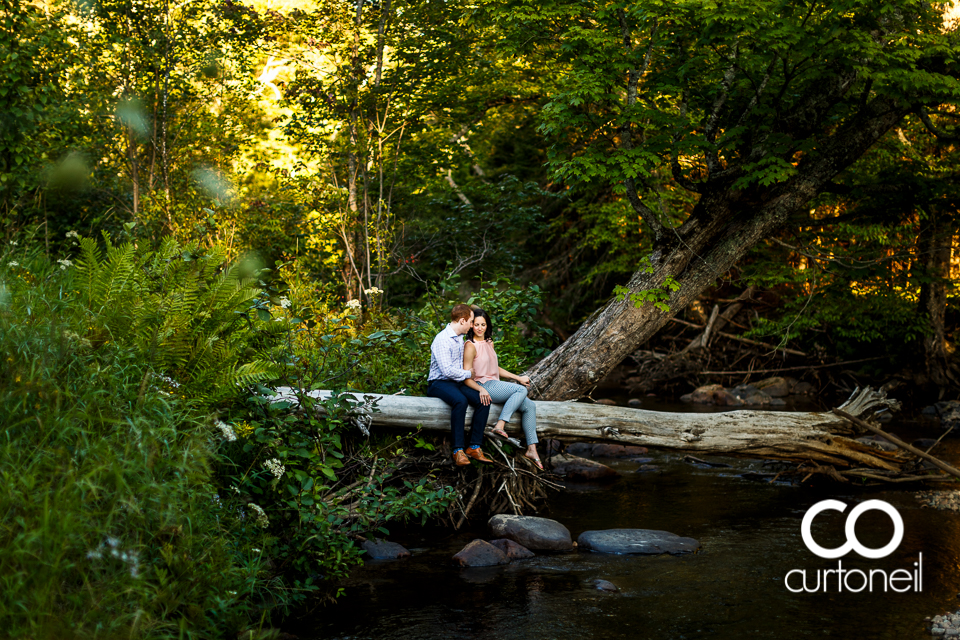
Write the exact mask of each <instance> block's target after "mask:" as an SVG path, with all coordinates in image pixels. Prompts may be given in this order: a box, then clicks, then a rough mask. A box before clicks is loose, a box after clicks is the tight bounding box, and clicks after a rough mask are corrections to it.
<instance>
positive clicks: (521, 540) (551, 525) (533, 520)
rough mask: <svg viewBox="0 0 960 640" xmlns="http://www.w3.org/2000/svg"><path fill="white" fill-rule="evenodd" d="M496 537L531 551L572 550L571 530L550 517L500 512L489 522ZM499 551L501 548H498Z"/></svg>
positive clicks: (488, 524)
mask: <svg viewBox="0 0 960 640" xmlns="http://www.w3.org/2000/svg"><path fill="white" fill-rule="evenodd" d="M487 526H488V527H489V528H490V533H491V534H492V535H493V536H494V537H495V538H507V539H509V540H513V541H514V542H516V543H518V544H521V545H523V546H524V547H526V548H527V549H530V550H531V551H570V550H571V549H573V540H572V539H571V538H570V531H569V530H568V529H567V528H566V527H565V526H563V525H562V524H560V523H559V522H557V521H556V520H551V519H549V518H538V517H536V516H515V515H508V514H500V515H496V516H493V517H492V518H490V520H489V521H488V522H487ZM498 551H499V549H498Z"/></svg>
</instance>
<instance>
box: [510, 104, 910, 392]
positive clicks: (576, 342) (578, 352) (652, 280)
mask: <svg viewBox="0 0 960 640" xmlns="http://www.w3.org/2000/svg"><path fill="white" fill-rule="evenodd" d="M904 113H905V110H904V109H903V107H900V106H897V105H895V104H892V103H890V102H887V101H883V100H875V101H874V102H873V103H872V104H871V105H869V106H868V107H866V108H865V109H864V111H863V112H862V115H861V117H859V118H857V119H856V120H854V121H852V122H850V123H848V124H847V125H845V126H844V127H843V128H842V129H841V130H840V131H838V132H837V133H835V134H833V135H832V136H830V137H829V138H828V139H827V140H826V141H824V143H823V144H822V145H821V146H820V147H819V148H818V149H817V150H816V152H815V153H812V154H810V155H809V156H807V157H806V158H804V160H802V161H801V162H800V163H799V165H798V167H797V173H796V174H795V175H794V177H793V178H791V179H789V180H788V181H786V182H784V183H781V184H779V185H775V186H773V187H768V188H761V187H751V188H749V189H746V190H743V191H740V190H736V189H733V188H732V186H731V184H730V177H729V176H723V177H722V178H721V177H720V176H718V177H717V179H712V178H711V179H709V180H708V181H707V182H705V183H703V185H702V187H701V189H700V191H701V192H702V195H701V197H700V200H699V202H698V203H697V205H696V207H695V208H694V211H693V213H692V215H691V218H690V219H689V220H688V221H687V222H686V223H684V225H683V226H682V227H680V228H679V229H676V230H669V229H668V230H666V231H665V233H664V235H663V237H662V238H661V239H660V240H659V241H658V242H656V243H655V246H654V250H653V253H652V254H651V257H650V265H649V267H647V266H645V267H644V268H642V269H640V270H639V271H637V272H636V273H635V274H634V275H633V277H632V278H631V279H630V282H629V283H628V285H627V288H628V289H629V290H630V292H631V293H638V292H642V291H649V290H652V289H663V288H664V285H665V283H666V282H667V279H668V278H672V279H674V280H675V281H676V283H677V284H679V285H680V288H679V289H678V290H677V291H675V292H673V293H672V294H670V296H669V299H668V301H667V304H668V306H669V308H670V310H669V311H662V310H660V309H658V308H657V307H656V306H654V305H652V304H649V303H644V304H643V305H642V306H640V307H637V306H636V305H635V304H634V303H633V302H632V301H631V300H630V299H629V298H628V299H625V300H613V301H611V302H610V303H608V304H607V306H606V307H605V308H604V309H603V310H602V311H600V312H598V313H597V314H595V315H594V316H593V317H592V318H591V319H590V320H588V321H587V322H586V323H585V324H584V325H583V326H581V327H580V328H579V329H578V330H577V331H576V333H574V334H573V335H572V336H571V337H570V338H569V339H568V340H567V341H566V342H564V343H563V344H562V345H560V346H559V347H558V348H557V349H556V350H555V351H554V352H553V353H551V354H550V355H549V356H547V357H546V358H544V359H543V360H542V361H540V362H539V363H537V364H536V365H535V366H534V367H533V368H532V369H531V370H530V371H528V375H529V376H530V378H531V379H532V387H533V389H532V393H531V395H532V396H533V397H534V398H538V399H545V400H567V399H572V398H577V397H579V396H582V395H584V394H586V393H588V392H589V391H590V390H591V389H592V388H593V387H594V386H595V385H596V384H597V383H599V382H600V381H601V380H602V379H603V378H604V377H605V376H606V375H607V373H609V372H610V370H611V369H613V368H614V367H615V366H617V365H618V364H619V363H620V362H621V361H622V360H623V359H624V358H625V357H626V356H627V355H629V354H630V353H632V352H633V351H634V350H636V348H637V347H638V346H639V345H640V344H641V343H643V342H644V341H646V340H648V339H649V338H651V337H652V336H653V335H654V334H655V333H656V332H657V331H658V330H659V329H660V328H661V327H663V325H664V324H666V323H667V321H668V320H669V319H670V318H671V317H672V316H673V315H674V314H675V313H677V312H678V311H680V310H681V309H683V308H684V307H686V306H687V305H688V304H689V303H690V302H692V301H693V300H694V299H695V298H697V297H698V296H699V295H700V294H701V292H703V290H704V289H706V288H707V287H709V286H711V285H712V284H714V282H716V279H717V278H718V277H720V276H722V275H723V274H724V273H726V272H727V271H728V270H729V269H730V268H731V267H733V266H734V265H735V264H736V263H737V262H738V261H739V260H740V259H741V258H742V257H743V256H744V255H745V254H746V253H747V251H748V250H749V249H750V248H751V247H752V246H753V245H755V244H756V243H757V242H759V241H760V240H761V239H763V238H764V237H767V236H768V235H770V234H771V233H772V232H773V231H774V230H776V229H777V228H778V227H780V226H781V225H782V224H783V223H784V222H786V220H787V219H788V218H789V216H790V215H792V214H794V213H796V212H799V211H804V210H806V209H807V208H808V206H809V202H810V201H811V200H812V199H813V198H814V197H815V196H816V195H817V194H818V193H819V192H820V191H821V190H822V189H823V188H824V186H825V185H827V184H828V183H829V182H830V181H831V180H832V179H833V178H834V176H836V175H837V174H838V173H839V172H840V171H842V170H843V169H845V168H846V167H848V166H849V165H850V164H852V163H853V162H854V161H855V160H856V159H857V158H859V157H860V156H861V155H862V154H863V153H864V152H866V150H867V149H869V148H870V146H871V145H873V144H874V142H876V141H877V139H879V138H880V136H882V135H883V134H884V133H886V132H887V131H889V130H890V129H891V128H892V127H893V126H895V125H896V123H897V122H899V121H900V119H901V118H902V117H903V115H904ZM722 173H723V172H721V174H722ZM734 177H736V176H734Z"/></svg>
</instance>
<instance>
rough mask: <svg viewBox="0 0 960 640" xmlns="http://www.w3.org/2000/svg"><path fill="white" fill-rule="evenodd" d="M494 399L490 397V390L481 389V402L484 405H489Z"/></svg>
mask: <svg viewBox="0 0 960 640" xmlns="http://www.w3.org/2000/svg"><path fill="white" fill-rule="evenodd" d="M492 400H493V399H492V398H491V397H490V392H489V391H487V390H486V389H483V388H481V389H480V403H481V404H482V405H483V406H485V407H486V406H488V405H489V404H490V402H491V401H492Z"/></svg>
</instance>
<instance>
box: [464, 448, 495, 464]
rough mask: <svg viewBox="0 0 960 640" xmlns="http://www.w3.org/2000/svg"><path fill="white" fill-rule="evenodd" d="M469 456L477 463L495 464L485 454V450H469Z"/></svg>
mask: <svg viewBox="0 0 960 640" xmlns="http://www.w3.org/2000/svg"><path fill="white" fill-rule="evenodd" d="M467 455H468V456H470V457H471V458H473V459H474V460H476V461H477V462H493V460H491V459H490V458H488V457H487V456H486V455H484V453H483V449H467Z"/></svg>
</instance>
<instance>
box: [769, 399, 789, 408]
mask: <svg viewBox="0 0 960 640" xmlns="http://www.w3.org/2000/svg"><path fill="white" fill-rule="evenodd" d="M770 406H771V407H785V406H787V401H786V400H784V399H783V398H770Z"/></svg>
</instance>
